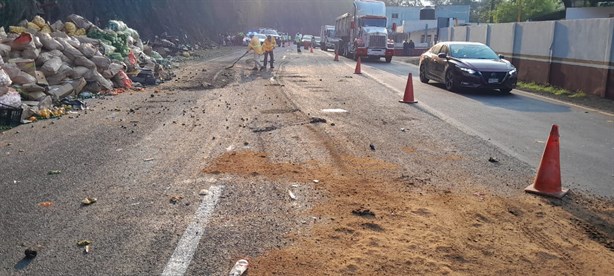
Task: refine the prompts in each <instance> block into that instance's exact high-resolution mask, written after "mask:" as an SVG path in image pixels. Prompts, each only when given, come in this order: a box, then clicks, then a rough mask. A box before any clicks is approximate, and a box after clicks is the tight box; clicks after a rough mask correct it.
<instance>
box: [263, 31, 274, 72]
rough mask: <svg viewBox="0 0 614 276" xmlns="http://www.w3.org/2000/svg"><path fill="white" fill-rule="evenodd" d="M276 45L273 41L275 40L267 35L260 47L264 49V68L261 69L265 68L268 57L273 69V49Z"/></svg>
mask: <svg viewBox="0 0 614 276" xmlns="http://www.w3.org/2000/svg"><path fill="white" fill-rule="evenodd" d="M276 45H277V42H276V41H275V38H274V37H272V36H270V35H267V37H266V39H265V40H264V44H263V45H262V48H263V49H264V67H262V68H263V69H264V68H266V64H267V60H268V57H269V56H270V57H271V69H273V68H275V67H273V61H274V58H273V49H275V46H276ZM261 70H262V69H261Z"/></svg>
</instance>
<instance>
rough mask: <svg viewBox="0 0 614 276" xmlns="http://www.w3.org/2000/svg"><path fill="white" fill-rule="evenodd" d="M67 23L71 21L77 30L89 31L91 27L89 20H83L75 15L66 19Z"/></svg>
mask: <svg viewBox="0 0 614 276" xmlns="http://www.w3.org/2000/svg"><path fill="white" fill-rule="evenodd" d="M66 20H67V21H71V22H73V23H75V25H76V26H77V27H78V28H79V29H85V30H87V29H89V28H90V27H91V26H92V25H94V24H92V22H90V21H89V20H87V19H85V18H83V17H82V16H80V15H76V14H71V15H69V16H68V17H67V18H66Z"/></svg>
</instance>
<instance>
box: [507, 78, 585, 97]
mask: <svg viewBox="0 0 614 276" xmlns="http://www.w3.org/2000/svg"><path fill="white" fill-rule="evenodd" d="M517 85H518V88H519V89H521V90H528V91H533V92H539V93H547V94H553V95H557V96H567V97H569V98H583V97H586V93H584V92H583V91H581V90H580V91H576V92H572V91H569V90H565V89H562V88H558V87H555V86H550V85H542V84H538V83H534V82H518V84H517Z"/></svg>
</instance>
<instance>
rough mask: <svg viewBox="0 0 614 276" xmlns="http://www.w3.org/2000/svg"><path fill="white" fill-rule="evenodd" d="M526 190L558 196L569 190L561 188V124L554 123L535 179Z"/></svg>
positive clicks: (562, 195) (560, 196)
mask: <svg viewBox="0 0 614 276" xmlns="http://www.w3.org/2000/svg"><path fill="white" fill-rule="evenodd" d="M524 191H525V192H528V193H534V194H538V195H543V196H551V197H556V198H562V197H564V196H565V194H567V192H568V191H569V190H568V189H561V164H560V153H559V126H557V125H552V130H551V131H550V136H548V143H547V144H546V149H545V150H544V155H543V156H542V160H541V162H540V163H539V168H538V170H537V176H536V177H535V181H534V182H533V184H531V185H529V187H526V188H525V189H524Z"/></svg>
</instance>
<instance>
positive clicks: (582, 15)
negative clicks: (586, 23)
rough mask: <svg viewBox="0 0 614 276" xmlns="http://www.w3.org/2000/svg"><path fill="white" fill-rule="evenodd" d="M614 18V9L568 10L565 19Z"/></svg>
mask: <svg viewBox="0 0 614 276" xmlns="http://www.w3.org/2000/svg"><path fill="white" fill-rule="evenodd" d="M608 17H614V7H590V8H567V10H566V11H565V19H586V18H608Z"/></svg>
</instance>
